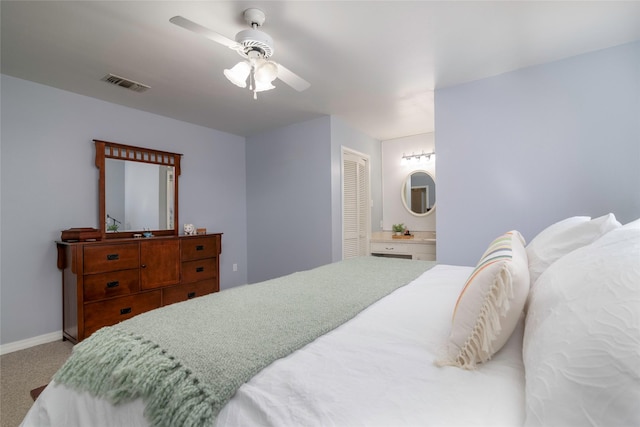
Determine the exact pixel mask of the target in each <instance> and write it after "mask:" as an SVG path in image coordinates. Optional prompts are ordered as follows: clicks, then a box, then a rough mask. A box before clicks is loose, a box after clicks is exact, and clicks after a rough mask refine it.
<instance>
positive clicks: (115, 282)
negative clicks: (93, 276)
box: [107, 280, 120, 288]
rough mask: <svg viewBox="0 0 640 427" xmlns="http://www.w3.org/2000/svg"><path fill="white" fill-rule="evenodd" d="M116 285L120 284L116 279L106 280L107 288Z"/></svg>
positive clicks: (115, 286)
mask: <svg viewBox="0 0 640 427" xmlns="http://www.w3.org/2000/svg"><path fill="white" fill-rule="evenodd" d="M118 286H120V282H119V281H117V280H114V281H113V282H107V288H117V287H118Z"/></svg>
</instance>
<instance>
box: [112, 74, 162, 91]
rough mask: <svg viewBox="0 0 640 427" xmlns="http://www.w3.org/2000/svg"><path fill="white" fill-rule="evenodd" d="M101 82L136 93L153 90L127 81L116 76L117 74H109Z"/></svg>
mask: <svg viewBox="0 0 640 427" xmlns="http://www.w3.org/2000/svg"><path fill="white" fill-rule="evenodd" d="M101 80H102V81H103V82H107V83H111V84H112V85H116V86H121V87H123V88H126V89H129V90H132V91H134V92H144V91H145V90H147V89H150V88H151V86H147V85H145V84H142V83H138V82H134V81H133V80H129V79H125V78H124V77H120V76H116V75H115V74H107V75H106V76H104V77H103V78H102V79H101Z"/></svg>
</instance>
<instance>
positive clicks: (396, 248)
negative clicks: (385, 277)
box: [371, 242, 412, 254]
mask: <svg viewBox="0 0 640 427" xmlns="http://www.w3.org/2000/svg"><path fill="white" fill-rule="evenodd" d="M371 253H383V254H388V253H400V254H411V253H412V250H411V246H410V244H408V243H381V242H372V243H371Z"/></svg>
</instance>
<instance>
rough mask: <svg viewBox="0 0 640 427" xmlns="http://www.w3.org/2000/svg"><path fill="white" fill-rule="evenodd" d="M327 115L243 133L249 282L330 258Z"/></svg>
mask: <svg viewBox="0 0 640 427" xmlns="http://www.w3.org/2000/svg"><path fill="white" fill-rule="evenodd" d="M329 138H330V120H329V117H328V116H326V117H320V118H318V119H314V120H310V121H307V122H303V123H298V124H295V125H291V126H287V127H283V128H279V129H275V130H273V131H270V132H264V133H262V134H259V135H255V136H252V137H248V138H247V153H246V162H247V233H248V242H247V248H248V260H249V273H248V279H249V283H255V282H259V281H262V280H267V279H271V278H274V277H278V276H282V275H284V274H289V273H292V272H294V271H300V270H307V269H310V268H313V267H317V266H319V265H323V264H327V263H329V262H331V252H330V248H331V221H330V208H331V204H330V201H331V193H330V192H331V187H330V175H329V171H330V169H329V160H330V150H331V147H330V145H329Z"/></svg>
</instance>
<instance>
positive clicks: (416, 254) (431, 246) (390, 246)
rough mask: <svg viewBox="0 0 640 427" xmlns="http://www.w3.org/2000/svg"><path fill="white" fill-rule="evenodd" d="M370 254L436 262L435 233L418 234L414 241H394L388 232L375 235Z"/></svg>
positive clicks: (372, 239) (372, 237) (372, 238)
mask: <svg viewBox="0 0 640 427" xmlns="http://www.w3.org/2000/svg"><path fill="white" fill-rule="evenodd" d="M370 252H371V255H373V256H381V257H390V258H406V259H415V260H421V261H435V260H436V238H435V233H432V232H416V236H414V238H412V239H394V238H393V237H392V235H391V234H390V233H388V232H378V233H374V234H373V235H372V236H371V242H370Z"/></svg>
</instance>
